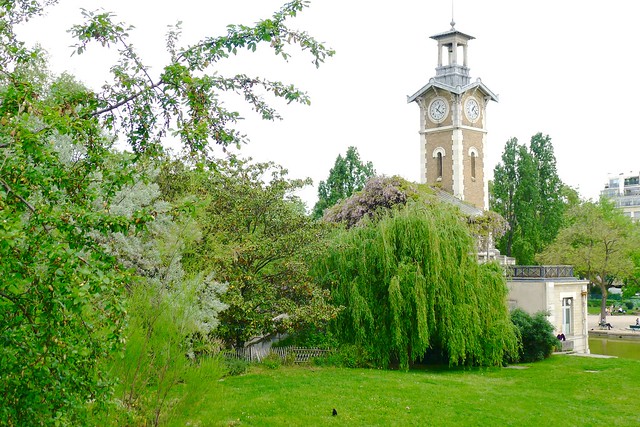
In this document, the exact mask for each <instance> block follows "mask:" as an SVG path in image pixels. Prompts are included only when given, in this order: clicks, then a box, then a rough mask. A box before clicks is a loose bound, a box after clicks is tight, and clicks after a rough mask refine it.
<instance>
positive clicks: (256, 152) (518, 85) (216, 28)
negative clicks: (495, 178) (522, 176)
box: [21, 0, 640, 207]
mask: <svg viewBox="0 0 640 427" xmlns="http://www.w3.org/2000/svg"><path fill="white" fill-rule="evenodd" d="M283 2H284V0H232V1H229V0H226V1H220V0H210V1H197V0H181V1H179V2H175V1H171V2H169V1H166V0H156V1H151V0H129V1H124V0H110V1H108V2H107V1H95V0H84V1H81V0H60V3H59V5H57V6H55V7H53V8H51V9H50V11H49V14H48V16H47V17H46V18H44V19H37V20H34V21H32V22H31V23H30V24H29V25H28V26H26V27H25V28H24V29H23V31H22V33H21V35H22V37H23V38H24V39H26V40H28V41H29V42H36V41H38V42H39V43H40V44H42V45H43V47H44V48H45V49H47V50H48V51H49V52H50V54H51V67H52V69H53V70H54V71H55V72H61V71H64V70H67V71H69V72H70V73H72V74H74V75H76V76H77V77H78V78H79V79H80V80H81V81H83V82H85V83H86V84H88V85H90V86H92V87H95V88H98V87H99V86H100V85H101V84H102V83H103V82H104V81H105V80H106V79H107V78H108V69H109V66H110V65H111V64H112V63H113V57H111V58H110V57H109V55H108V54H106V52H105V50H104V49H102V48H101V47H99V46H97V45H96V46H93V47H92V48H91V49H90V52H89V54H87V55H82V56H80V57H78V56H73V57H70V54H71V51H72V49H71V48H70V47H69V46H70V45H71V44H72V40H71V38H70V36H69V35H68V34H67V33H66V32H65V30H66V29H68V28H69V27H70V26H71V25H72V24H73V23H78V22H80V20H81V18H80V11H79V9H80V7H83V8H85V9H89V10H94V9H98V8H100V7H103V8H104V9H106V10H109V11H112V12H115V13H116V14H117V16H118V19H120V20H122V21H125V22H127V23H128V24H131V25H134V26H135V27H136V28H135V29H134V30H133V31H132V33H131V40H132V41H133V43H134V45H135V46H136V47H137V48H138V50H139V51H140V52H141V55H142V57H143V59H144V60H145V61H146V63H148V64H150V65H151V66H152V67H153V68H152V69H153V70H155V71H156V72H159V71H160V70H161V68H162V66H163V65H165V64H166V58H167V56H166V54H165V53H164V35H165V33H166V25H168V24H173V23H175V22H176V21H177V20H181V21H182V22H183V29H184V31H183V33H184V36H183V39H182V41H183V43H185V44H187V43H193V42H195V41H196V40H197V39H198V38H199V37H202V36H205V35H222V34H224V33H225V32H226V25H227V24H231V23H234V24H241V23H242V24H252V23H254V22H256V21H257V20H259V19H261V18H266V17H268V16H270V15H271V13H272V12H273V11H275V10H277V9H278V8H279V7H280V6H281V4H282V3H283ZM639 17H640V2H637V1H636V0H608V1H601V0H597V1H596V0H562V1H561V0H553V1H552V0H537V1H532V2H520V1H506V0H455V22H456V29H458V30H459V31H462V32H464V33H466V34H470V35H472V36H474V37H476V39H475V40H472V41H471V42H470V44H469V66H470V68H471V77H472V81H474V80H475V79H476V78H477V77H480V78H482V81H483V82H484V83H485V84H486V85H487V86H488V87H489V88H490V89H491V90H492V91H493V92H494V93H497V94H499V96H500V102H499V103H492V104H491V105H489V107H488V118H487V129H488V131H489V133H488V146H487V153H486V154H487V162H488V169H487V172H488V173H489V174H491V175H492V173H493V167H494V166H495V164H496V163H497V162H498V161H499V160H500V156H501V155H502V151H503V149H504V144H505V142H506V141H507V140H508V139H509V138H511V137H517V138H518V140H519V141H520V142H521V143H523V142H528V141H529V139H530V137H531V136H532V135H533V134H535V133H537V132H542V133H544V134H548V135H549V136H550V137H551V138H552V143H553V146H554V149H555V154H556V158H557V162H558V171H559V174H560V178H561V179H562V180H563V181H564V182H565V183H566V184H568V185H571V186H572V187H575V188H577V189H578V190H579V192H580V194H581V195H582V196H583V197H585V198H597V197H598V193H599V191H600V189H602V188H603V185H604V183H605V181H606V178H607V174H608V173H622V172H624V173H628V172H630V171H635V172H638V170H640V164H639V163H640V144H639V139H640V138H639V132H638V131H637V129H638V128H637V127H636V126H635V124H636V123H637V122H638V121H639V120H640V107H639V106H640V86H639V85H638V74H639V71H638V69H637V64H638V62H639V61H638V44H639V43H638V30H637V25H638V18H639ZM450 21H451V1H450V0H437V1H436V0H431V1H427V0H423V1H417V0H396V1H394V2H391V1H381V0H312V2H311V7H310V8H308V9H306V10H305V11H303V13H302V14H301V15H299V17H297V18H295V19H293V20H292V21H290V23H289V26H290V27H292V28H296V29H301V30H305V31H308V32H309V33H311V34H312V35H314V36H315V37H316V38H317V39H318V40H320V41H323V42H326V44H327V45H328V46H330V47H332V48H333V49H335V50H336V55H335V56H334V57H333V58H330V59H329V60H328V61H327V62H326V63H325V64H324V65H322V66H321V67H320V68H319V69H316V68H315V67H314V66H313V65H312V64H311V63H310V58H309V57H307V56H306V55H302V54H298V52H297V51H293V52H292V53H294V56H295V57H297V58H294V59H293V60H291V61H290V62H289V63H285V62H284V61H283V60H282V59H280V58H278V57H275V56H274V55H272V54H270V53H268V52H267V49H266V46H265V49H263V51H264V52H260V51H259V52H258V54H249V53H247V54H242V55H240V57H239V58H234V59H233V60H231V61H229V62H230V63H229V64H228V65H225V66H224V68H223V69H225V70H229V71H232V72H233V73H235V72H244V73H246V74H249V75H256V76H263V77H268V78H271V79H275V80H282V81H284V82H289V83H294V84H296V85H297V86H299V87H301V88H302V89H304V90H306V91H307V92H308V93H309V94H310V96H311V97H312V105H311V106H310V107H303V106H297V105H289V106H287V105H283V106H282V107H281V108H280V113H281V114H282V116H283V117H284V120H283V121H281V122H261V121H260V119H259V118H258V117H257V115H255V114H252V113H251V112H245V111H244V110H243V111H242V112H243V115H244V116H245V117H246V120H244V121H243V122H241V124H240V129H241V130H242V131H243V132H246V133H247V134H248V136H249V137H250V139H251V142H250V144H249V145H247V146H245V147H243V148H242V153H244V154H245V155H246V156H251V157H253V158H254V159H256V160H259V161H267V160H272V161H274V162H276V163H278V164H281V165H283V166H285V167H286V168H288V169H289V172H290V176H291V177H292V178H302V177H306V176H309V177H311V178H312V179H313V181H314V184H316V185H317V183H318V182H319V181H320V180H324V179H326V178H327V176H328V173H329V169H330V168H331V167H332V166H333V163H334V161H335V158H336V157H337V155H338V154H343V155H344V153H346V150H347V147H349V146H350V145H354V146H356V147H357V148H358V151H359V153H360V156H361V158H362V159H363V160H365V161H372V162H373V164H374V167H375V168H376V171H377V172H378V173H381V174H385V175H396V174H397V175H401V176H403V177H405V178H406V179H409V180H411V181H418V180H419V136H418V128H419V118H418V106H417V105H416V104H415V103H413V104H407V102H406V96H407V95H411V94H413V93H414V92H416V91H417V90H418V89H420V88H421V87H422V86H423V85H424V84H426V83H427V82H428V81H429V78H431V77H433V76H434V75H435V67H436V61H437V48H436V42H435V41H434V40H431V39H430V38H429V36H432V35H434V34H437V33H440V32H443V31H447V30H448V29H449V28H450V26H449V22H450ZM276 105H280V104H276ZM316 192H317V190H316V188H309V189H307V190H306V191H304V192H303V193H302V194H301V196H302V197H303V199H305V200H306V201H307V203H308V205H309V206H310V207H312V206H313V204H314V203H315V200H316Z"/></svg>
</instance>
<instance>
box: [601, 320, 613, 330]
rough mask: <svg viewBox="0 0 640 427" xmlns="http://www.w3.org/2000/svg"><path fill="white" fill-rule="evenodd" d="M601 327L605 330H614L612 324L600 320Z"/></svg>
mask: <svg viewBox="0 0 640 427" xmlns="http://www.w3.org/2000/svg"><path fill="white" fill-rule="evenodd" d="M599 325H600V326H602V327H603V328H607V329H608V330H611V328H613V326H612V325H611V323H609V322H606V321H605V320H604V319H600V323H599Z"/></svg>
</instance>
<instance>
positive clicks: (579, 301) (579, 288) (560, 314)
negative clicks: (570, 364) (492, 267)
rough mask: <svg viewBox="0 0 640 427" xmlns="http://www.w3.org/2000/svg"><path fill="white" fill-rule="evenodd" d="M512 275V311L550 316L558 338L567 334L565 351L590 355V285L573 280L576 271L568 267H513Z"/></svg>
mask: <svg viewBox="0 0 640 427" xmlns="http://www.w3.org/2000/svg"><path fill="white" fill-rule="evenodd" d="M509 272H510V274H509V276H508V277H507V287H508V288H509V296H508V300H509V308H510V309H513V308H516V307H518V308H521V309H523V310H524V311H526V312H527V313H529V314H534V313H536V312H539V311H545V312H547V313H548V320H549V322H550V323H551V324H552V325H553V326H554V328H555V334H556V335H558V334H560V333H563V334H564V335H565V337H566V339H567V340H566V341H565V342H564V343H563V349H565V350H573V351H575V352H577V353H589V328H588V324H587V298H588V284H589V281H587V280H581V279H577V278H575V277H573V267H572V266H567V265H554V266H541V265H534V266H511V267H510V268H509Z"/></svg>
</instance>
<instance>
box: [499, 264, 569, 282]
mask: <svg viewBox="0 0 640 427" xmlns="http://www.w3.org/2000/svg"><path fill="white" fill-rule="evenodd" d="M507 274H508V276H509V277H511V278H514V279H515V278H518V279H560V278H562V279H568V278H573V277H574V276H573V266H572V265H510V266H509V268H508V270H507Z"/></svg>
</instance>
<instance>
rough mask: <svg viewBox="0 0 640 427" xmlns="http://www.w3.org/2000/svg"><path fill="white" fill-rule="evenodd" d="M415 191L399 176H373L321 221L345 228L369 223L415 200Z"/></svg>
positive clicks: (414, 187) (414, 188)
mask: <svg viewBox="0 0 640 427" xmlns="http://www.w3.org/2000/svg"><path fill="white" fill-rule="evenodd" d="M418 194H420V193H419V190H418V188H417V187H416V186H415V185H414V184H412V183H410V182H408V181H406V180H405V179H403V178H401V177H399V176H392V177H385V176H376V177H373V178H371V179H369V181H367V183H366V184H365V186H364V188H363V189H362V190H361V191H358V192H356V193H354V194H353V195H352V196H351V197H349V198H347V199H345V200H343V201H342V202H340V203H338V204H336V205H335V206H333V207H331V208H330V209H329V210H327V211H326V212H325V214H324V217H323V219H324V220H325V221H327V222H335V223H342V224H344V225H345V226H346V227H347V228H350V227H353V226H355V225H358V224H359V223H360V222H361V221H363V220H364V219H373V218H375V217H376V215H378V214H384V213H385V212H386V211H387V210H389V209H392V208H393V207H394V206H403V205H405V204H406V203H407V201H408V200H411V199H415V198H416V197H417V196H418Z"/></svg>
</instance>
